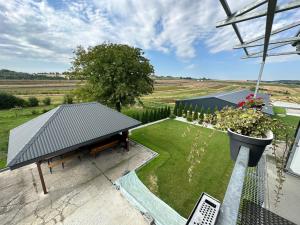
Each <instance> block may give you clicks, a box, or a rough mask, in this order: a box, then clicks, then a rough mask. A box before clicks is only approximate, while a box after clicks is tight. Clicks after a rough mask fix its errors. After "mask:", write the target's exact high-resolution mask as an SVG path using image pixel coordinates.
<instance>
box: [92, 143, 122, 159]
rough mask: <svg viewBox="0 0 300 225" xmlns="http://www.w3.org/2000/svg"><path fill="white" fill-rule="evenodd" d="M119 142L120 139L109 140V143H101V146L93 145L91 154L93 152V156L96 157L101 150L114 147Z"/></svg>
mask: <svg viewBox="0 0 300 225" xmlns="http://www.w3.org/2000/svg"><path fill="white" fill-rule="evenodd" d="M119 143H120V141H119V140H114V141H111V142H109V143H105V144H101V145H99V146H95V147H93V148H92V149H91V151H90V154H91V155H92V156H93V157H95V158H96V155H97V154H98V153H99V152H101V151H103V150H105V149H108V148H113V147H115V146H117V145H118V144H119Z"/></svg>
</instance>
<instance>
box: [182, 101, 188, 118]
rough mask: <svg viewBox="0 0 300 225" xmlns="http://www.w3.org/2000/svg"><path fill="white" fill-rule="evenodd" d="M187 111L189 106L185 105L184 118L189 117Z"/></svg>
mask: <svg viewBox="0 0 300 225" xmlns="http://www.w3.org/2000/svg"><path fill="white" fill-rule="evenodd" d="M187 111H188V105H187V104H185V105H184V108H183V114H184V115H183V117H187Z"/></svg>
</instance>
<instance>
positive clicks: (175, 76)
mask: <svg viewBox="0 0 300 225" xmlns="http://www.w3.org/2000/svg"><path fill="white" fill-rule="evenodd" d="M1 70H9V71H13V72H18V73H28V74H43V73H48V74H49V73H60V74H62V73H63V72H68V71H62V72H60V71H49V72H46V71H43V72H26V71H16V70H12V69H8V68H0V71H1ZM154 76H157V77H166V78H167V77H172V78H178V79H180V77H184V78H189V77H191V78H192V79H197V80H199V79H201V78H206V79H209V80H220V81H243V82H247V81H253V82H256V80H255V79H246V80H244V79H215V78H210V77H209V76H207V75H198V76H197V77H195V76H194V77H193V76H189V75H158V74H154ZM289 80H291V81H300V78H299V79H278V80H262V82H264V81H267V82H268V81H289Z"/></svg>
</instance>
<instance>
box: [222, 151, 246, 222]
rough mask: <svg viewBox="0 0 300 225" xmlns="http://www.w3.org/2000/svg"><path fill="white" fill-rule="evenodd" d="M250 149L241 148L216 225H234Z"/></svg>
mask: <svg viewBox="0 0 300 225" xmlns="http://www.w3.org/2000/svg"><path fill="white" fill-rule="evenodd" d="M249 153H250V149H249V148H247V147H244V146H241V148H240V151H239V155H238V157H237V159H236V162H235V165H234V168H233V171H232V175H231V178H230V181H229V184H228V186H227V190H226V193H225V197H224V200H223V203H222V205H221V209H220V212H219V216H218V221H217V225H236V223H237V219H238V213H239V208H240V201H241V197H242V191H243V186H244V180H245V176H246V172H247V168H248V161H249Z"/></svg>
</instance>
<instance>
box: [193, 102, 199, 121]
mask: <svg viewBox="0 0 300 225" xmlns="http://www.w3.org/2000/svg"><path fill="white" fill-rule="evenodd" d="M198 118H199V109H198V105H196V106H195V109H194V114H193V120H198Z"/></svg>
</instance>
